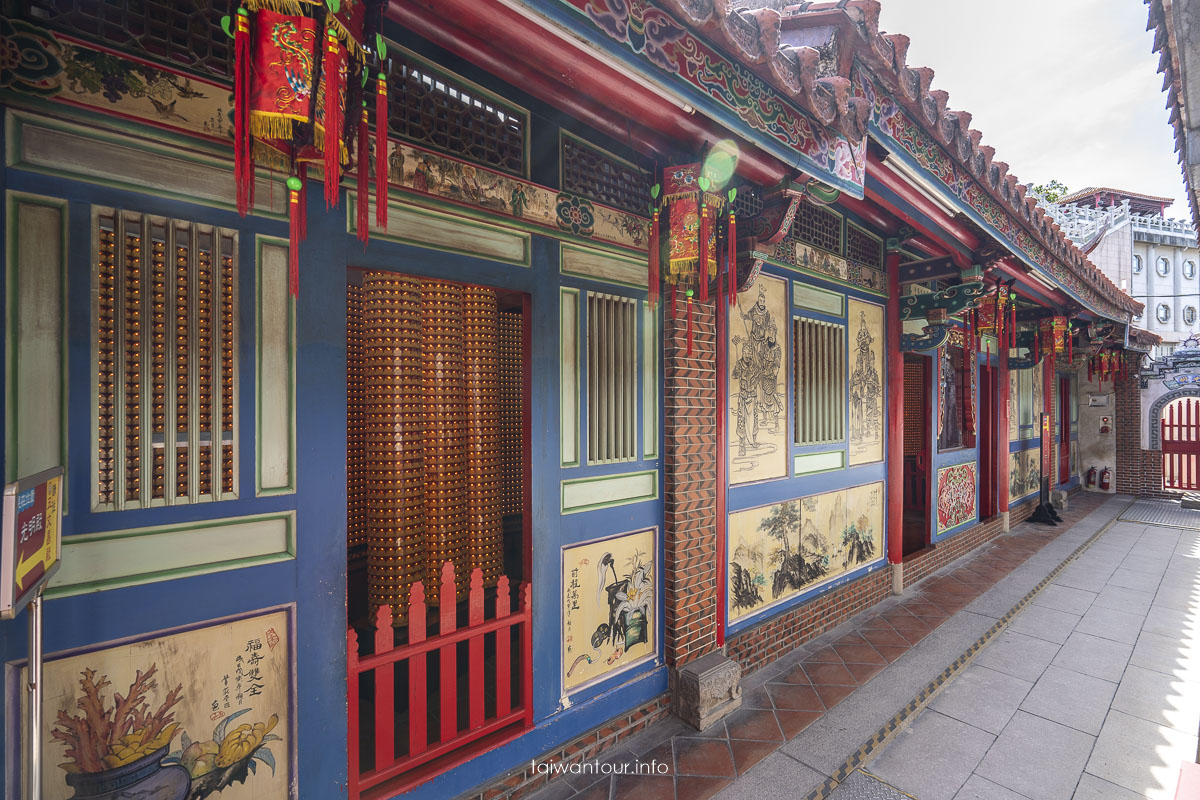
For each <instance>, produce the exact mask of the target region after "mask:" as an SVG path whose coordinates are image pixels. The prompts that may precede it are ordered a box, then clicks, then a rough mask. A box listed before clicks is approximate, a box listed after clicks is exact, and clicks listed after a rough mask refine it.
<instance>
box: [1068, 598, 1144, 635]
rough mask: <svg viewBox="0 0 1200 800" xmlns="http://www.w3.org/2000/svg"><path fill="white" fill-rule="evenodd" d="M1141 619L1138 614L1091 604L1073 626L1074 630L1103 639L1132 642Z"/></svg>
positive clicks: (1139, 627)
mask: <svg viewBox="0 0 1200 800" xmlns="http://www.w3.org/2000/svg"><path fill="white" fill-rule="evenodd" d="M1142 619H1143V618H1142V615H1140V614H1127V613H1125V612H1124V611H1118V610H1117V609H1115V608H1099V607H1097V606H1092V607H1091V608H1090V609H1088V612H1087V613H1086V614H1084V615H1083V619H1082V620H1080V621H1079V624H1078V625H1076V626H1075V630H1077V631H1079V632H1080V633H1090V634H1092V635H1093V636H1099V637H1101V638H1103V639H1112V640H1113V641H1116V642H1124V643H1125V644H1133V643H1134V642H1136V641H1137V637H1138V633H1140V632H1141V629H1142Z"/></svg>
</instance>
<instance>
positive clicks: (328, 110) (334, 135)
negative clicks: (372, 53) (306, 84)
mask: <svg viewBox="0 0 1200 800" xmlns="http://www.w3.org/2000/svg"><path fill="white" fill-rule="evenodd" d="M324 67H325V207H326V208H334V207H335V206H337V204H338V198H339V195H340V194H341V192H340V187H341V182H342V110H341V103H340V101H341V97H342V43H341V42H339V41H338V38H337V35H336V34H335V33H334V32H333V30H332V29H330V30H328V31H326V32H325V65H324Z"/></svg>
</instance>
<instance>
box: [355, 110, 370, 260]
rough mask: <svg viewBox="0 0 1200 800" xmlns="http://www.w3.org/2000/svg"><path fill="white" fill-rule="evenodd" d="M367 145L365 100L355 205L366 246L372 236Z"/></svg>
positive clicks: (359, 229) (360, 230)
mask: <svg viewBox="0 0 1200 800" xmlns="http://www.w3.org/2000/svg"><path fill="white" fill-rule="evenodd" d="M368 149H369V148H368V147H367V104H366V101H363V109H362V117H361V118H360V119H359V122H358V163H357V164H355V169H356V170H357V171H358V187H357V188H358V197H357V202H356V203H355V205H356V206H357V209H356V210H357V211H358V225H357V227H358V231H357V233H358V240H359V241H360V242H362V243H363V246H364V247H365V246H366V244H367V239H368V238H370V236H371V230H370V223H369V222H368V221H367V220H368V217H367V180H368V177H369V176H368V175H367V164H368V163H369V160H370V154H369V153H368Z"/></svg>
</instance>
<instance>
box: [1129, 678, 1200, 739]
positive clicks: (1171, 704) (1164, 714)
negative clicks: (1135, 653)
mask: <svg viewBox="0 0 1200 800" xmlns="http://www.w3.org/2000/svg"><path fill="white" fill-rule="evenodd" d="M1112 707H1113V708H1115V709H1116V710H1117V711H1123V712H1125V713H1126V714H1132V715H1133V716H1135V717H1141V718H1142V719H1144V720H1148V721H1150V722H1155V723H1158V724H1159V725H1166V726H1168V727H1170V728H1174V729H1175V730H1177V731H1183V732H1184V733H1187V734H1193V735H1194V734H1196V732H1197V731H1200V692H1198V691H1197V690H1196V686H1195V684H1192V683H1187V682H1185V681H1181V680H1179V679H1177V678H1174V677H1172V676H1170V675H1165V674H1163V673H1161V672H1154V671H1152V670H1148V669H1145V668H1143V667H1139V666H1136V665H1135V666H1131V667H1129V669H1127V670H1125V677H1124V678H1123V679H1122V680H1121V686H1120V688H1118V689H1117V694H1116V696H1115V697H1114V698H1113V701H1112Z"/></svg>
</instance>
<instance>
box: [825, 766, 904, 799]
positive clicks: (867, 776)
mask: <svg viewBox="0 0 1200 800" xmlns="http://www.w3.org/2000/svg"><path fill="white" fill-rule="evenodd" d="M829 800H913V796H912V795H911V794H905V793H904V792H902V791H900V790H899V789H897V788H896V787H894V786H891V785H890V784H887V783H884V782H883V781H881V780H879V778H876V777H875V776H874V775H872V774H871V773H869V772H867V771H866V770H861V769H856V770H854V772H851V773H850V776H849V777H847V778H846V780H844V781H842V782H841V783H840V784H838V787H837V788H836V789H834V790H833V794H831V795H829Z"/></svg>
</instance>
